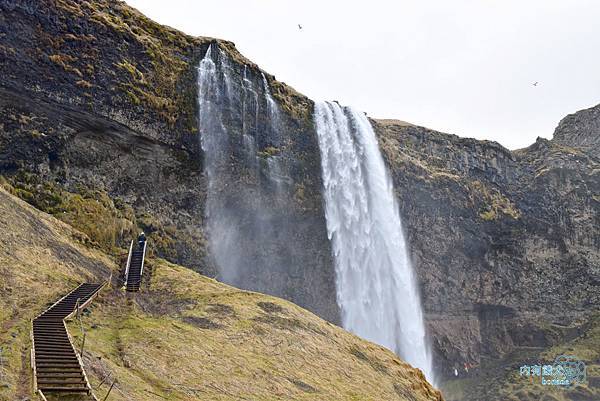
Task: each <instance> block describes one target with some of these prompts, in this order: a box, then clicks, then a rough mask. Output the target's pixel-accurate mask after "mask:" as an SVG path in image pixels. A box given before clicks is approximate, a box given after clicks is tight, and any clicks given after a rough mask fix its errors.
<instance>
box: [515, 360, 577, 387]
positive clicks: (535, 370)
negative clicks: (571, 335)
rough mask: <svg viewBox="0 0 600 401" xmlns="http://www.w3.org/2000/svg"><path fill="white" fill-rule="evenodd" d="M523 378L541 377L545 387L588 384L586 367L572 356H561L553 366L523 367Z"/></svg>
mask: <svg viewBox="0 0 600 401" xmlns="http://www.w3.org/2000/svg"><path fill="white" fill-rule="evenodd" d="M519 374H520V375H521V376H525V377H530V378H531V379H532V380H533V378H534V377H539V378H540V379H541V383H542V385H544V386H562V387H571V386H573V385H574V384H577V383H581V384H583V383H585V382H586V377H587V376H586V366H585V363H583V361H580V360H579V359H577V358H576V357H574V356H572V355H559V356H557V357H556V359H555V360H554V363H553V364H551V365H550V364H547V365H537V364H536V365H523V366H521V367H520V368H519Z"/></svg>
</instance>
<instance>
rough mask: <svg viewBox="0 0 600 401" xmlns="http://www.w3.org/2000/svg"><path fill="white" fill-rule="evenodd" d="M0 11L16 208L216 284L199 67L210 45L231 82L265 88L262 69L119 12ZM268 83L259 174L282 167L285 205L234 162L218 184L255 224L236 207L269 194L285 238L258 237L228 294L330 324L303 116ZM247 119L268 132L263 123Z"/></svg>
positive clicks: (80, 5)
mask: <svg viewBox="0 0 600 401" xmlns="http://www.w3.org/2000/svg"><path fill="white" fill-rule="evenodd" d="M0 7H1V8H0V9H1V10H2V14H0V22H1V23H0V35H1V37H0V51H1V52H2V53H1V54H2V58H1V59H0V74H2V76H3V77H4V79H3V82H2V84H1V87H0V117H1V119H2V125H1V126H0V172H1V174H2V175H4V176H5V177H6V178H7V179H8V180H9V181H10V182H11V184H12V185H13V186H14V187H15V188H16V190H17V193H18V194H19V196H21V197H22V198H23V199H26V200H27V201H28V202H30V203H32V204H33V205H35V206H36V207H38V208H40V209H42V210H44V211H47V212H49V213H52V214H54V215H55V216H57V217H58V218H60V219H61V220H63V221H66V222H68V223H69V224H73V225H74V226H75V227H77V228H78V229H81V230H82V231H84V232H85V233H87V234H88V235H89V236H90V238H91V239H92V240H93V241H95V242H97V243H99V244H100V245H102V246H103V247H104V249H107V250H112V249H116V248H118V247H120V246H121V247H122V246H124V245H126V244H125V241H126V239H127V238H130V237H131V235H132V233H133V232H134V231H136V230H142V229H143V230H145V231H146V232H147V233H149V234H150V238H151V239H152V240H153V241H154V242H155V243H156V244H157V248H156V254H157V255H158V256H161V257H165V258H167V259H168V260H170V261H173V262H177V263H180V264H183V265H186V266H189V267H191V268H193V269H195V270H197V271H199V272H202V273H204V274H207V275H209V276H216V275H217V273H218V272H217V270H216V268H215V266H214V260H213V258H211V257H210V255H209V253H208V245H207V241H206V235H205V230H204V227H205V224H204V217H205V211H206V189H207V183H206V177H205V175H204V172H203V159H204V156H203V152H202V148H201V145H200V137H199V135H198V121H197V108H198V106H197V83H196V81H197V67H198V63H199V60H200V59H201V58H202V57H203V56H204V54H205V53H206V50H207V48H208V46H209V44H210V43H218V44H219V47H220V48H221V49H222V50H223V51H224V52H225V54H226V56H227V57H228V58H229V59H231V61H232V74H233V76H234V79H236V81H238V80H239V81H241V80H242V78H243V79H246V80H248V81H251V82H256V83H257V85H258V86H260V87H262V84H263V78H262V77H263V75H262V74H261V71H260V70H259V69H258V67H257V66H256V65H254V64H253V63H251V62H250V61H248V60H246V59H244V58H243V56H241V55H240V54H239V53H238V52H237V51H236V50H235V47H234V45H233V44H232V43H230V42H225V41H215V40H214V39H210V38H192V37H189V36H186V35H184V34H182V33H180V32H177V31H175V30H173V29H170V28H167V27H164V26H161V25H159V24H156V23H155V22H153V21H150V20H149V19H147V18H146V17H144V16H143V15H141V14H140V13H139V12H137V11H136V10H134V9H132V8H130V7H128V6H127V5H126V4H125V3H122V2H115V1H108V0H106V1H92V2H80V1H73V0H56V1H55V0H48V1H41V2H38V1H25V0H15V1H3V2H1V3H0ZM264 76H265V79H266V80H267V81H268V83H269V87H270V91H271V92H272V96H273V97H274V99H276V101H277V103H278V105H279V107H280V109H281V111H282V118H281V127H280V129H279V130H278V132H281V133H282V136H281V137H277V138H275V137H273V135H271V136H268V135H262V136H261V135H259V134H258V133H255V136H256V143H257V146H258V148H257V153H258V155H259V158H260V161H261V166H263V167H264V165H266V162H267V161H268V159H269V157H271V156H273V155H277V157H278V158H280V159H281V160H282V165H283V166H284V172H285V175H286V176H285V179H286V181H287V185H286V191H285V193H284V194H283V195H282V194H277V195H275V194H272V193H270V192H269V191H266V190H265V189H266V186H268V183H265V182H264V180H262V181H260V180H256V181H252V182H249V181H251V180H249V175H248V168H245V167H244V166H243V163H242V162H241V160H242V159H243V155H242V154H241V152H240V151H239V149H235V148H234V151H232V154H231V160H232V165H233V168H232V169H231V180H230V181H229V182H224V183H223V185H224V186H229V188H231V189H233V190H234V191H233V193H232V194H230V196H227V197H226V200H224V201H227V202H230V203H231V204H233V205H234V206H235V207H236V208H237V210H238V213H239V214H240V215H245V216H252V215H254V214H255V213H256V205H253V204H250V202H244V201H245V200H248V199H254V197H255V195H256V194H266V195H265V196H264V198H265V199H264V203H263V204H269V205H270V206H271V207H272V216H271V217H270V219H271V221H272V225H273V226H279V227H282V229H281V230H279V232H278V240H276V241H273V242H272V243H270V244H265V243H264V242H263V241H261V238H260V237H258V236H254V237H253V236H246V238H247V241H244V243H239V244H237V246H239V247H242V248H243V249H245V250H247V252H245V256H246V258H247V259H246V260H245V263H246V264H247V265H248V266H262V267H263V268H262V269H249V273H248V275H246V276H245V277H244V280H243V281H242V282H240V283H236V284H239V285H242V286H244V287H245V288H248V289H252V290H257V291H262V292H268V293H271V294H274V295H279V296H282V297H285V298H287V299H290V300H292V301H294V302H295V303H297V304H299V305H302V306H305V307H307V308H309V309H311V310H313V311H315V312H317V313H318V314H319V315H321V316H323V317H325V318H327V319H329V320H330V321H333V322H336V321H337V320H338V312H337V308H336V305H335V291H334V286H333V272H332V270H331V268H330V266H331V252H330V249H329V246H328V241H327V237H326V232H325V229H324V226H325V222H324V216H323V213H322V208H321V201H320V187H321V182H320V174H319V160H318V151H317V143H316V136H315V135H314V128H313V126H312V121H311V120H310V114H311V110H312V103H311V102H310V101H309V100H308V99H307V98H305V97H303V96H301V95H300V94H298V93H296V92H295V91H294V90H293V89H291V88H289V87H287V86H285V85H284V84H282V83H280V82H277V81H275V80H274V78H273V77H272V76H271V75H269V74H266V73H265V75H264ZM238 108H239V109H240V110H237V111H236V112H237V113H238V114H243V113H247V111H246V110H243V111H242V110H241V108H242V106H241V105H240V106H238ZM256 114H257V115H256V118H257V120H263V121H264V120H265V119H266V118H267V117H266V112H265V110H260V112H259V111H256ZM242 185H243V186H244V187H245V188H246V189H247V192H245V193H244V196H240V191H239V189H240V188H241V187H242ZM224 199H225V198H224ZM283 227H285V229H283ZM284 272H285V274H284Z"/></svg>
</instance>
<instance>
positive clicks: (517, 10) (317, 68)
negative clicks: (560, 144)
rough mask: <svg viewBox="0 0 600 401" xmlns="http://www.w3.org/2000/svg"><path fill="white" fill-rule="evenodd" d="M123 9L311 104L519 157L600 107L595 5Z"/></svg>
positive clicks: (278, 1)
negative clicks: (197, 39) (241, 62)
mask: <svg viewBox="0 0 600 401" xmlns="http://www.w3.org/2000/svg"><path fill="white" fill-rule="evenodd" d="M127 3H129V4H131V5H132V6H134V7H136V8H137V9H139V10H140V11H142V12H143V13H144V14H146V15H147V16H148V17H150V18H152V19H154V20H156V21H158V22H160V23H163V24H166V25H170V26H172V27H174V28H177V29H180V30H182V31H184V32H186V33H188V34H191V35H196V36H214V37H219V38H223V39H228V40H231V41H234V42H235V43H236V45H237V47H238V49H239V50H240V51H241V52H242V53H244V55H246V56H247V57H248V58H250V59H251V60H253V61H255V62H256V63H257V64H259V65H260V66H261V67H262V68H264V69H265V70H267V71H269V72H270V73H272V74H274V75H275V76H276V77H277V78H278V79H279V80H282V81H284V82H287V83H288V84H290V85H292V86H294V87H295V88H296V89H297V90H299V91H300V92H302V93H304V94H306V95H307V96H309V97H311V98H313V99H335V100H339V101H340V102H341V103H343V104H351V105H354V106H356V107H358V108H360V109H362V110H364V111H366V112H367V113H368V114H369V115H370V116H373V117H385V118H398V119H402V120H406V121H410V122H413V123H416V124H420V125H424V126H427V127H430V128H433V129H437V130H440V131H445V132H451V133H454V134H457V135H461V136H470V137H476V138H480V139H490V140H495V141H498V142H500V143H501V144H503V145H504V146H507V147H509V148H512V149H514V148H519V147H524V146H527V145H529V144H531V143H533V141H534V140H535V138H536V137H537V136H542V137H547V138H550V137H551V136H552V132H553V130H554V127H555V126H556V124H557V123H558V121H559V120H560V119H561V118H562V117H564V116H565V115H566V114H568V113H572V112H574V111H577V110H579V109H581V108H585V107H590V106H592V105H594V104H597V103H600V74H599V73H598V71H600V53H599V52H598V51H597V50H598V49H599V48H600V28H599V27H600V25H598V21H600V2H597V1H593V0H589V1H588V0H564V1H552V0H528V1H523V0H519V1H515V0H505V1H500V0H480V1H474V0H455V1H407V0H398V1H383V0H371V1H337V0H335V1H325V0H321V1H315V0H305V1H301V2H299V1H291V0H220V1H213V2H199V1H193V0H170V1H168V2H166V1H164V0H127ZM297 24H301V25H302V26H303V29H302V30H299V29H298V26H297ZM534 81H539V85H538V86H537V87H534V86H532V83H533V82H534Z"/></svg>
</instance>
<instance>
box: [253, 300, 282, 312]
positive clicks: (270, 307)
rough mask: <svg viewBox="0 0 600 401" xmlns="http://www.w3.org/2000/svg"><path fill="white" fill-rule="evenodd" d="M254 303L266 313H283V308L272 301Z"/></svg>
mask: <svg viewBox="0 0 600 401" xmlns="http://www.w3.org/2000/svg"><path fill="white" fill-rule="evenodd" d="M256 305H258V307H259V308H260V309H262V310H264V311H265V312H267V313H283V312H285V308H283V307H282V306H279V305H277V304H276V303H273V302H259V303H257V304H256Z"/></svg>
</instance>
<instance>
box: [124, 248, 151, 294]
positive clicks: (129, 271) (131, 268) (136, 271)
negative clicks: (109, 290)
mask: <svg viewBox="0 0 600 401" xmlns="http://www.w3.org/2000/svg"><path fill="white" fill-rule="evenodd" d="M146 243H147V242H144V245H143V247H142V248H140V247H139V246H134V242H133V241H132V242H131V246H130V247H129V258H128V259H127V266H126V268H125V289H126V290H127V291H129V292H136V291H139V290H140V284H141V282H142V273H143V272H144V257H145V255H146Z"/></svg>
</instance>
